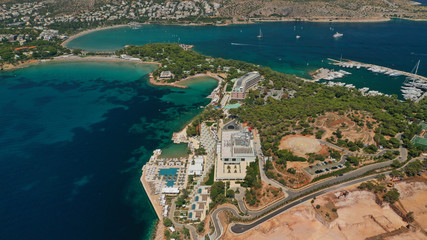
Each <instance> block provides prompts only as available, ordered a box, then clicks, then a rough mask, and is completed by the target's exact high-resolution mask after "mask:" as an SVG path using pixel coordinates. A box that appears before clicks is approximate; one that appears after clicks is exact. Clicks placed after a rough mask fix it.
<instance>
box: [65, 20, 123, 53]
mask: <svg viewBox="0 0 427 240" xmlns="http://www.w3.org/2000/svg"><path fill="white" fill-rule="evenodd" d="M121 27H129V24H118V25H112V26H107V27H97V28H93V29H87V30H84V31H82V32H79V33H76V34H74V35H71V36H69V37H68V39H67V40H65V41H63V42H62V43H61V46H63V47H64V48H68V47H67V44H68V43H69V42H71V41H72V40H74V39H76V38H79V37H81V36H84V35H86V34H89V33H93V32H97V31H102V30H108V29H114V28H121Z"/></svg>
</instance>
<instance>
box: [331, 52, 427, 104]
mask: <svg viewBox="0 0 427 240" xmlns="http://www.w3.org/2000/svg"><path fill="white" fill-rule="evenodd" d="M328 60H329V61H331V62H332V63H331V64H333V65H336V66H340V67H344V68H354V67H355V68H356V69H360V68H366V69H367V70H368V71H371V72H373V73H381V74H385V75H389V76H390V77H398V76H405V77H406V79H405V81H404V82H403V85H402V87H401V92H402V96H403V98H404V99H405V100H411V101H414V102H419V101H420V100H421V99H423V98H424V97H425V96H426V95H427V77H424V76H420V75H418V69H419V66H420V62H421V61H420V60H419V61H418V62H417V64H416V65H415V66H414V68H413V69H412V71H411V72H405V71H401V70H396V69H391V68H388V67H383V66H378V65H374V64H367V63H361V62H357V61H352V60H344V61H343V60H335V59H332V58H328ZM338 77H339V76H338ZM338 77H337V74H334V75H327V76H326V77H324V76H322V78H323V79H325V80H332V79H334V78H338Z"/></svg>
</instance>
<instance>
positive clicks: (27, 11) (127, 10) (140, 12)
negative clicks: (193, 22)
mask: <svg viewBox="0 0 427 240" xmlns="http://www.w3.org/2000/svg"><path fill="white" fill-rule="evenodd" d="M47 6H48V4H47V3H45V2H39V3H16V4H11V5H6V4H3V5H2V6H0V21H3V22H4V23H6V24H7V26H33V27H35V26H41V27H47V26H49V25H52V24H57V23H72V22H79V23H82V22H101V23H103V24H104V23H105V22H108V21H111V22H113V21H116V20H125V19H127V20H129V21H138V20H156V19H161V20H179V19H185V18H189V17H212V16H217V15H218V9H219V8H220V6H221V4H219V3H215V2H213V3H208V2H207V1H182V2H160V3H158V2H154V1H141V0H140V1H132V2H125V1H122V2H120V3H117V4H114V3H110V4H105V5H103V6H101V7H99V8H97V9H95V10H90V11H89V10H83V11H80V12H73V13H59V14H55V15H54V13H52V12H49V10H48V8H47Z"/></svg>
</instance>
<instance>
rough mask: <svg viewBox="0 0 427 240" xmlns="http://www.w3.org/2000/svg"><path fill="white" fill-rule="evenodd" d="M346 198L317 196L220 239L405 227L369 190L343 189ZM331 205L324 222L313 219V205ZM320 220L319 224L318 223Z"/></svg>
mask: <svg viewBox="0 0 427 240" xmlns="http://www.w3.org/2000/svg"><path fill="white" fill-rule="evenodd" d="M347 190H348V191H350V194H349V195H348V196H347V197H341V198H340V199H338V198H337V196H338V195H339V194H340V192H341V191H337V192H333V193H329V194H326V195H323V196H320V197H318V198H317V199H316V200H315V201H314V203H313V205H312V204H311V203H310V202H305V203H303V204H301V205H299V206H297V207H295V208H292V209H290V210H288V211H286V212H285V213H283V214H281V215H279V216H277V217H275V218H273V219H271V220H269V221H267V222H264V223H263V224H261V225H259V226H258V227H256V228H254V229H252V230H250V231H248V232H246V233H243V234H240V235H236V234H233V233H231V232H230V231H229V229H228V230H227V232H226V233H225V235H224V238H223V239H227V240H231V239H233V240H237V239H249V240H250V239H253V240H258V239H269V240H275V239H277V240H279V239H280V240H283V239H304V240H305V239H325V240H334V239H349V240H351V239H355V240H356V239H357V240H358V239H365V238H367V237H371V236H376V235H379V234H382V233H385V232H386V230H387V231H392V230H395V229H398V228H400V227H401V226H405V225H406V223H405V222H403V221H402V219H401V218H400V217H399V216H398V215H397V214H396V213H394V212H393V210H392V209H391V208H389V207H387V206H386V207H383V208H381V207H380V206H379V205H377V204H376V203H375V196H374V194H373V193H370V192H367V191H359V190H358V189H357V188H356V186H353V187H349V188H347ZM327 204H334V207H335V208H336V209H337V214H338V217H337V218H336V219H335V220H332V221H328V220H325V219H324V218H320V219H321V221H320V220H318V218H316V214H315V208H314V207H313V206H316V205H322V206H326V205H327ZM322 222H323V223H322Z"/></svg>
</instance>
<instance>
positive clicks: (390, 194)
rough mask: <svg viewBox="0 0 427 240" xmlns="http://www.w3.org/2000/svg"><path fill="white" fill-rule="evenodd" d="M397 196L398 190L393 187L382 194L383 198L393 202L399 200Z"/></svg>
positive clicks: (398, 194)
mask: <svg viewBox="0 0 427 240" xmlns="http://www.w3.org/2000/svg"><path fill="white" fill-rule="evenodd" d="M399 196H400V193H399V191H397V189H396V188H393V189H391V190H390V191H388V192H386V194H384V196H383V200H384V201H386V202H389V203H391V204H393V203H395V202H396V201H397V200H399Z"/></svg>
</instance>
